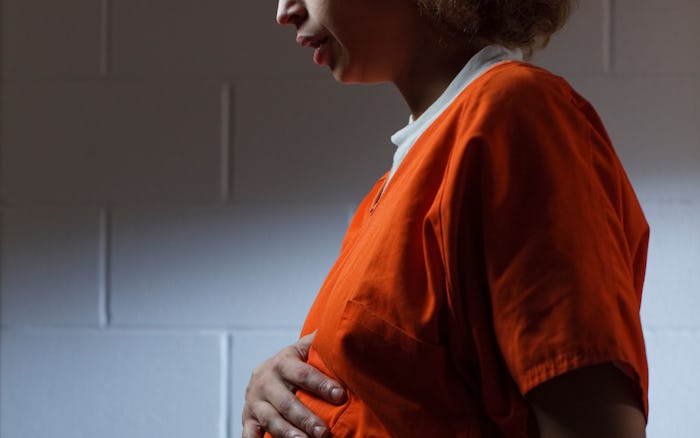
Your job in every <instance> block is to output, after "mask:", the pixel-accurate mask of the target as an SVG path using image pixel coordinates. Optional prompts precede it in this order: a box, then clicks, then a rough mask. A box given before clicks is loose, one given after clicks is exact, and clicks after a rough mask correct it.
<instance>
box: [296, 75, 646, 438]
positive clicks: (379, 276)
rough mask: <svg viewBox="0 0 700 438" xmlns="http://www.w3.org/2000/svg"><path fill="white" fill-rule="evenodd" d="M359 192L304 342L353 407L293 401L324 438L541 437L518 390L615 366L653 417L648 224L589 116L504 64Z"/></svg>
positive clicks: (542, 81) (541, 78)
mask: <svg viewBox="0 0 700 438" xmlns="http://www.w3.org/2000/svg"><path fill="white" fill-rule="evenodd" d="M385 178H386V176H385V177H383V178H382V179H380V180H379V182H378V183H377V184H376V186H375V187H374V188H373V189H372V191H371V192H370V193H369V194H368V196H367V197H366V198H365V200H364V201H363V202H362V204H361V205H360V206H359V208H358V210H357V213H356V215H355V217H354V219H353V221H352V223H351V225H350V227H349V229H348V232H347V235H346V238H345V240H344V242H343V246H342V249H341V254H340V257H339V258H338V261H337V262H336V264H335V266H334V267H333V269H332V270H331V272H330V273H329V275H328V278H327V279H326V282H325V284H324V286H323V287H322V289H321V291H320V292H319V295H318V297H317V299H316V301H315V303H314V305H313V307H312V308H311V310H310V312H309V315H308V319H307V321H306V323H305V325H304V328H303V333H302V334H307V333H310V332H312V331H314V330H317V331H318V333H317V335H316V338H315V341H314V345H313V346H312V350H311V354H310V357H309V363H311V364H312V365H314V366H316V367H318V368H320V369H321V370H323V371H324V372H326V373H327V374H329V375H331V376H333V377H334V378H336V379H338V380H339V381H340V382H342V383H343V384H344V385H345V386H346V387H347V389H348V392H349V399H348V402H346V403H345V404H343V405H342V406H339V407H336V406H332V405H330V404H328V403H326V402H323V401H322V400H319V399H317V398H315V397H314V396H312V395H310V394H308V393H305V392H303V391H299V392H298V396H299V398H300V399H301V400H302V401H303V402H304V403H305V404H307V405H308V406H309V407H311V408H312V410H313V411H315V412H316V413H317V414H319V415H320V416H321V418H323V419H325V420H326V421H327V422H328V424H329V426H330V427H331V429H332V434H333V436H334V437H363V438H367V437H399V438H411V437H425V436H430V437H465V438H466V437H469V438H475V437H487V438H494V437H499V436H504V437H535V436H537V428H536V424H535V420H534V417H533V416H532V414H531V412H530V410H529V407H528V405H527V403H526V401H525V399H524V396H523V395H524V394H525V393H527V392H528V391H529V390H530V389H532V388H533V387H535V386H537V385H539V384H540V383H542V382H544V381H546V380H548V379H551V378H553V377H555V376H557V375H560V374H562V373H565V372H567V371H571V370H573V369H576V368H579V367H583V366H587V365H594V364H599V363H605V362H616V363H618V364H620V365H621V366H622V367H623V368H624V369H625V370H626V371H627V372H628V373H630V374H631V376H632V378H633V379H634V380H636V382H637V384H638V386H639V394H640V400H641V401H642V402H643V403H644V406H645V409H646V406H647V399H646V394H647V365H646V354H645V348H644V340H643V337H642V330H641V324H640V319H639V306H640V300H641V289H642V282H643V277H644V269H645V260H646V248H647V241H648V226H647V223H646V221H645V219H644V216H643V213H642V211H641V208H640V207H639V204H638V202H637V200H636V197H635V195H634V192H633V191H632V188H631V186H630V184H629V182H628V180H627V177H626V175H625V172H624V170H623V169H622V167H621V164H620V162H619V160H618V158H617V156H616V154H615V152H614V151H613V148H612V146H611V144H610V141H609V139H608V137H607V135H606V133H605V129H604V127H603V125H602V124H601V122H600V120H599V118H598V116H597V115H596V113H595V111H594V110H593V108H592V107H591V106H590V105H589V104H588V103H587V102H586V101H585V100H584V99H583V98H581V97H580V96H579V95H578V94H576V93H575V92H574V91H573V90H572V89H571V88H570V86H569V85H568V84H567V83H566V82H565V81H564V80H563V79H561V78H559V77H556V76H554V75H552V74H550V73H548V72H546V71H544V70H541V69H538V68H536V67H533V66H530V65H527V64H524V63H518V62H506V63H502V64H499V65H497V66H496V67H494V68H492V69H490V70H489V71H488V72H486V73H485V74H483V75H482V76H481V77H480V78H478V79H477V80H476V81H475V82H473V83H472V84H471V85H470V86H469V87H467V89H466V90H464V91H463V92H462V93H461V94H460V96H459V97H458V98H457V99H456V100H455V102H453V103H452V104H451V105H450V106H449V107H448V109H447V110H446V111H445V112H444V113H443V114H441V116H440V117H439V118H438V119H437V120H436V122H435V123H434V124H433V125H432V126H431V127H430V128H429V129H428V130H427V131H426V132H425V133H424V134H423V136H422V137H421V138H420V139H419V140H418V142H417V143H416V144H415V145H414V146H413V148H412V149H411V150H410V151H409V153H408V155H407V156H406V158H405V161H404V162H403V163H402V165H401V166H400V167H399V169H398V171H397V172H396V174H395V176H394V179H393V180H392V181H391V183H390V184H389V185H388V186H387V188H386V190H384V193H383V194H382V195H381V198H379V200H378V202H376V205H373V204H374V203H375V200H377V198H378V196H379V193H380V191H381V188H382V185H383V182H384V180H385Z"/></svg>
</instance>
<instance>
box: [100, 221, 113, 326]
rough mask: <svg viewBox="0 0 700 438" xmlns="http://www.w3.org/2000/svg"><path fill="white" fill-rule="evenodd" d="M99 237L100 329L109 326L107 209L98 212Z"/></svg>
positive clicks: (109, 231)
mask: <svg viewBox="0 0 700 438" xmlns="http://www.w3.org/2000/svg"><path fill="white" fill-rule="evenodd" d="M99 228H100V237H99V249H98V251H99V255H98V258H99V262H98V266H99V268H98V269H99V276H98V278H99V292H98V305H99V325H100V327H101V328H105V327H108V326H109V324H110V322H111V321H110V313H111V312H110V287H109V285H110V255H109V254H110V250H111V239H110V235H111V217H110V211H109V209H108V208H106V207H105V208H102V209H101V210H100V226H99Z"/></svg>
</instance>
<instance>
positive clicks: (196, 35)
mask: <svg viewBox="0 0 700 438" xmlns="http://www.w3.org/2000/svg"><path fill="white" fill-rule="evenodd" d="M112 11H113V14H112V32H111V35H112V49H113V51H112V58H111V66H112V72H113V74H114V75H116V76H158V77H199V78H201V77H205V78H212V77H213V78H219V77H231V78H241V77H248V78H253V77H255V78H259V77H273V78H274V77H277V78H279V77H286V76H288V75H290V74H291V75H303V76H307V75H320V74H321V71H320V69H318V68H317V67H316V66H315V65H314V64H313V62H312V61H311V57H310V52H308V51H307V56H303V52H302V50H301V48H300V47H299V46H297V44H296V42H295V39H296V37H295V34H294V30H292V29H283V28H282V27H281V26H279V25H278V24H277V23H276V20H275V14H276V11H277V8H276V4H274V3H270V2H260V1H255V0H242V1H230V0H203V1H199V2H192V1H189V0H150V1H147V2H143V1H139V0H119V1H115V2H114V4H113V7H112Z"/></svg>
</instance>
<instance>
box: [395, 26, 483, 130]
mask: <svg viewBox="0 0 700 438" xmlns="http://www.w3.org/2000/svg"><path fill="white" fill-rule="evenodd" d="M423 25H424V26H426V28H425V29H424V30H425V32H424V33H423V32H417V33H416V34H417V35H420V38H418V39H419V40H414V41H412V43H413V47H412V50H410V51H409V53H411V56H410V57H409V58H408V59H406V62H405V63H404V68H402V69H401V73H400V75H399V76H397V77H395V78H394V80H393V81H392V82H393V83H394V85H395V86H396V87H397V88H398V90H399V92H400V93H401V95H402V96H403V98H404V100H405V101H406V103H407V104H408V107H409V109H410V111H411V115H412V116H413V119H414V120H415V119H417V118H418V117H420V115H421V114H423V113H424V112H425V110H427V109H428V107H430V105H432V104H433V102H435V101H436V100H437V98H438V97H440V95H441V94H442V93H443V92H444V91H445V89H446V88H447V87H448V86H449V85H450V83H451V82H452V80H453V79H454V78H455V76H457V74H458V73H459V72H460V70H462V68H463V67H464V66H465V64H466V63H467V62H468V61H469V59H470V58H471V57H472V56H474V55H475V54H476V53H477V52H478V51H479V50H481V49H482V48H484V47H485V46H486V45H488V44H489V42H488V41H485V40H477V39H467V38H464V37H462V38H460V37H459V36H458V37H455V36H454V35H447V34H445V33H444V32H441V31H440V30H439V29H437V28H436V27H435V26H432V25H430V24H428V23H423Z"/></svg>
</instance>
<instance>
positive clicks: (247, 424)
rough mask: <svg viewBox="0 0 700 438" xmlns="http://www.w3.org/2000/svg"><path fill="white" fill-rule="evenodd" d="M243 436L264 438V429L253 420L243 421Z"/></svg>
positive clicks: (244, 437) (245, 437)
mask: <svg viewBox="0 0 700 438" xmlns="http://www.w3.org/2000/svg"><path fill="white" fill-rule="evenodd" d="M241 436H242V437H243V438H262V436H263V428H262V426H260V424H259V423H258V422H257V421H256V420H254V419H252V418H250V419H247V420H243V434H242V435H241Z"/></svg>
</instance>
